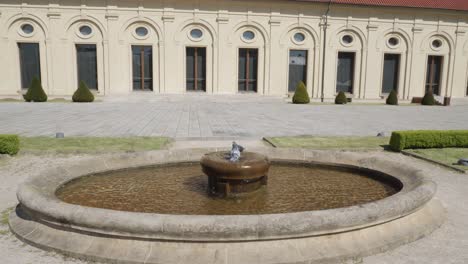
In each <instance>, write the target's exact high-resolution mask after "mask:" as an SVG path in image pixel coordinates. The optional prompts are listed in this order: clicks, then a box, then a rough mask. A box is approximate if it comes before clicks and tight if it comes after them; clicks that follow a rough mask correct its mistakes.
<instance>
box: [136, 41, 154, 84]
mask: <svg viewBox="0 0 468 264" xmlns="http://www.w3.org/2000/svg"><path fill="white" fill-rule="evenodd" d="M132 61H133V63H132V65H133V90H134V91H138V90H140V91H144V90H149V91H152V90H153V48H152V47H151V46H132Z"/></svg>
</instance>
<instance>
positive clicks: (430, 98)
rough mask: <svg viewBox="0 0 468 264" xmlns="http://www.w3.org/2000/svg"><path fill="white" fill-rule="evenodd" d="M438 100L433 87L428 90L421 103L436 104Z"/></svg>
mask: <svg viewBox="0 0 468 264" xmlns="http://www.w3.org/2000/svg"><path fill="white" fill-rule="evenodd" d="M435 103H436V100H435V98H434V93H433V92H432V89H429V91H427V92H426V94H425V95H424V97H423V99H422V101H421V104H422V105H435Z"/></svg>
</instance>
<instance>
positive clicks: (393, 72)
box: [382, 54, 400, 94]
mask: <svg viewBox="0 0 468 264" xmlns="http://www.w3.org/2000/svg"><path fill="white" fill-rule="evenodd" d="M399 75H400V54H385V55H384V67H383V78H382V94H388V93H390V92H391V91H392V90H395V91H397V92H398V81H399Z"/></svg>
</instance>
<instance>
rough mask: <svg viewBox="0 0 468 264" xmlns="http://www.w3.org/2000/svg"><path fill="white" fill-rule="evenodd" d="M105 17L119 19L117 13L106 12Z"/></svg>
mask: <svg viewBox="0 0 468 264" xmlns="http://www.w3.org/2000/svg"><path fill="white" fill-rule="evenodd" d="M106 19H107V20H119V15H118V14H117V13H107V14H106Z"/></svg>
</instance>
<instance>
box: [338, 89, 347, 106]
mask: <svg viewBox="0 0 468 264" xmlns="http://www.w3.org/2000/svg"><path fill="white" fill-rule="evenodd" d="M347 103H348V98H346V95H345V93H344V92H343V91H341V92H339V93H338V94H337V95H336V97H335V104H347Z"/></svg>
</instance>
